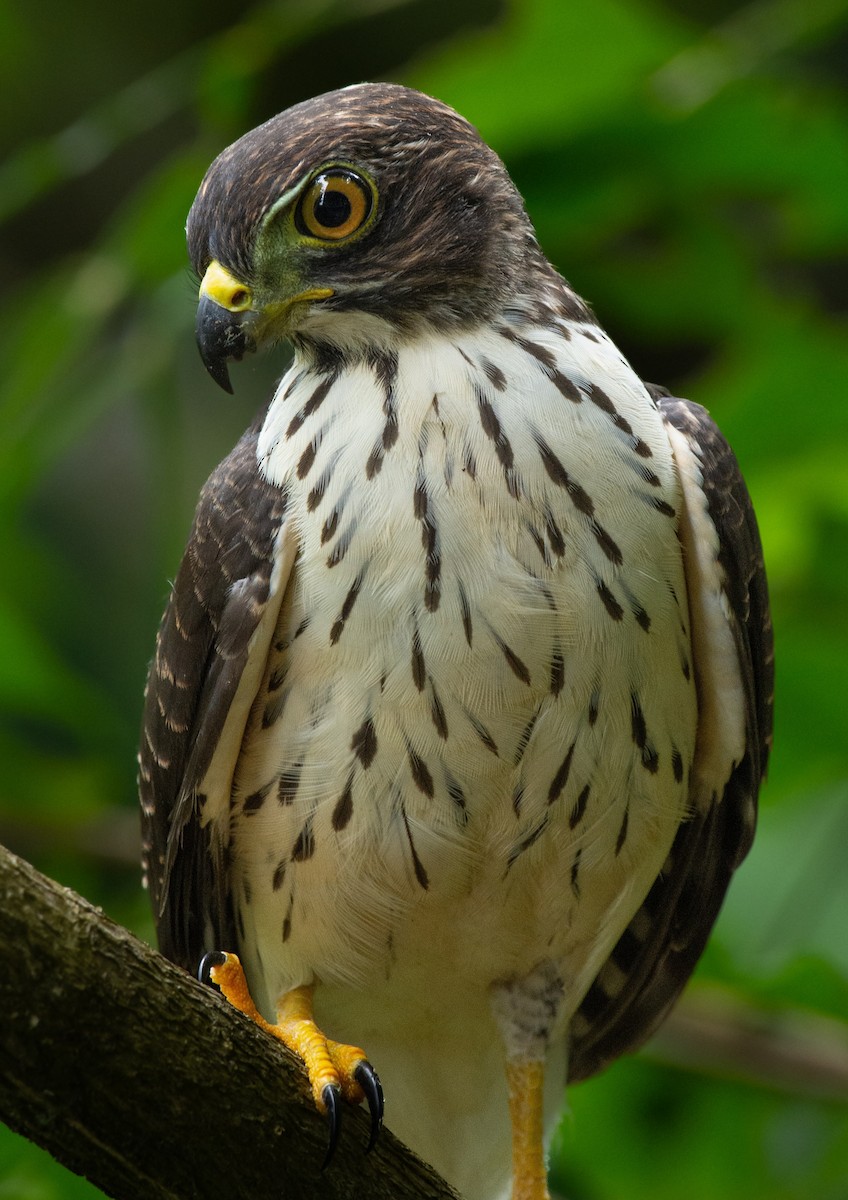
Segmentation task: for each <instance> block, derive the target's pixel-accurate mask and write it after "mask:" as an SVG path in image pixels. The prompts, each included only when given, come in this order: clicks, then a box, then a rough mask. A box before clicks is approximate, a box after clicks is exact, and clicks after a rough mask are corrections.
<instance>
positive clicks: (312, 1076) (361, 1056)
mask: <svg viewBox="0 0 848 1200" xmlns="http://www.w3.org/2000/svg"><path fill="white" fill-rule="evenodd" d="M198 975H199V977H200V979H201V981H202V982H206V980H207V979H211V980H212V982H213V983H214V984H217V986H218V987H219V988H220V989H221V991H222V992H223V994H224V996H225V997H226V998H227V1000H229V1002H230V1004H232V1005H233V1006H234V1007H235V1008H237V1009H238V1010H239V1011H240V1012H243V1013H244V1014H245V1016H248V1017H250V1018H251V1020H252V1021H255V1022H256V1024H257V1025H259V1027H260V1028H261V1029H264V1030H265V1032H266V1033H269V1034H270V1035H271V1037H275V1038H277V1040H278V1041H281V1042H282V1043H283V1044H284V1045H286V1046H288V1048H289V1050H291V1051H292V1052H293V1053H294V1054H296V1055H297V1056H298V1058H299V1059H300V1060H301V1061H302V1062H303V1064H304V1066H305V1067H306V1071H307V1074H308V1075H309V1083H310V1086H311V1088H312V1095H313V1097H314V1099H315V1105H316V1107H317V1108H318V1111H319V1112H322V1113H324V1115H325V1116H326V1118H327V1124H328V1128H329V1145H328V1146H327V1154H326V1157H325V1159H324V1166H325V1167H326V1166H327V1165H328V1163H329V1162H330V1159H331V1158H332V1157H333V1154H334V1152H335V1149H336V1144H337V1142H338V1140H339V1131H340V1130H341V1106H340V1104H339V1098H340V1097H341V1099H343V1100H346V1101H347V1102H348V1103H349V1104H360V1103H361V1102H362V1101H363V1100H366V1101H367V1103H368V1108H369V1111H370V1113H371V1136H370V1139H369V1142H368V1149H369V1150H370V1149H371V1148H372V1147H373V1145H374V1143H375V1142H376V1140H377V1135H378V1134H379V1132H380V1127H381V1125H382V1121H383V1089H382V1088H381V1086H380V1080H379V1078H378V1076H377V1072H376V1071H375V1070H374V1068H373V1067H372V1066H371V1064H370V1063H369V1061H368V1059H367V1058H366V1057H365V1052H364V1051H363V1050H360V1049H359V1048H358V1047H357V1046H346V1045H343V1044H342V1043H341V1042H333V1041H330V1039H329V1038H327V1037H325V1036H324V1034H323V1033H322V1032H321V1030H320V1029H319V1028H318V1026H317V1025H316V1024H315V1022H314V1020H313V1019H312V994H313V991H314V988H313V987H312V985H307V986H304V987H296V988H293V989H292V990H291V991H290V992H286V993H285V995H284V996H283V997H282V999H281V1000H280V1003H279V1005H278V1006H277V1024H276V1025H272V1024H270V1022H268V1021H266V1020H265V1018H264V1017H263V1016H262V1014H261V1013H260V1012H259V1010H258V1009H257V1007H256V1005H255V1004H254V1003H253V999H252V998H251V995H250V991H249V989H248V986H247V980H246V979H245V976H244V971H243V969H242V965H241V963H240V962H239V960H238V957H237V955H235V954H225V953H224V952H223V951H220V950H216V951H213V953H212V954H207V955H206V956H205V958H204V959H203V961H202V962H201V964H200V969H199V971H198Z"/></svg>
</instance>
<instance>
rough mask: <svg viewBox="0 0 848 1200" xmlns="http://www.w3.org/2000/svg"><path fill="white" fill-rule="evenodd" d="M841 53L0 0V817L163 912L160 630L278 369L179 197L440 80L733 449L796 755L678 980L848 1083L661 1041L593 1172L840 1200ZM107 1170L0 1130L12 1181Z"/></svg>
mask: <svg viewBox="0 0 848 1200" xmlns="http://www.w3.org/2000/svg"><path fill="white" fill-rule="evenodd" d="M846 62H848V0H757V2H755V3H751V4H747V5H739V4H736V3H733V2H732V0H706V2H702V0H674V2H672V0H655V2H653V3H652V2H650V0H570V2H569V0H515V2H513V3H501V2H498V0H468V2H466V3H462V2H461V0H417V2H416V0H409V2H403V0H394V2H391V0H381V2H378V0H372V2H370V3H369V2H365V0H345V2H343V3H336V2H333V0H325V2H323V3H322V2H318V0H312V2H310V0H303V2H300V3H298V2H296V0H277V2H276V3H265V4H254V5H249V6H247V7H246V8H244V9H242V10H241V11H240V12H239V11H237V9H236V7H235V6H233V5H231V4H224V3H222V2H221V0H206V2H205V3H204V4H202V5H201V4H200V2H199V0H183V2H182V3H180V4H179V5H177V4H174V3H173V2H171V3H167V4H166V3H165V2H164V0H148V2H147V3H146V4H145V5H144V6H143V7H142V6H135V5H132V4H128V5H114V6H112V7H109V8H107V7H105V6H104V5H103V4H102V0H101V2H98V0H75V2H74V4H72V5H69V4H67V3H65V2H64V0H31V2H30V3H29V4H28V5H27V6H26V7H25V6H23V5H12V4H10V3H9V0H3V2H0V77H2V80H3V103H2V105H0V138H1V139H2V143H3V150H4V156H5V158H6V161H5V165H4V166H2V168H0V219H2V234H3V240H2V249H0V255H1V256H2V257H0V265H2V277H3V278H4V279H5V281H6V283H5V286H4V288H3V289H2V292H0V304H2V319H0V563H1V564H2V565H1V566H0V761H2V764H3V769H2V772H0V840H2V841H3V842H5V843H6V844H7V845H9V846H10V847H11V848H12V849H14V850H16V851H17V852H19V853H21V854H23V855H24V856H25V857H27V858H29V859H30V860H32V861H33V862H35V863H36V865H38V866H39V867H40V868H41V869H42V870H44V871H46V872H47V873H48V874H50V875H52V876H53V877H54V878H56V879H58V880H60V881H61V882H63V883H66V884H69V885H71V886H73V887H75V888H76V889H77V890H79V891H80V892H82V894H83V895H85V896H86V897H88V898H89V899H91V900H93V901H95V902H96V903H98V904H101V905H102V906H103V907H104V908H105V909H106V911H107V912H108V913H109V914H110V915H112V916H114V917H116V918H117V919H118V920H120V921H122V922H124V923H125V924H127V925H129V926H130V927H131V928H133V929H135V930H136V931H138V932H139V933H140V934H141V935H142V936H144V937H147V938H150V937H151V936H152V925H151V921H150V918H149V914H148V912H147V905H146V898H145V896H144V895H143V893H142V892H141V890H140V887H139V878H138V871H137V868H136V865H135V862H136V857H137V840H138V835H137V824H136V817H135V808H134V806H135V788H134V752H135V741H136V736H137V729H138V722H139V714H140V706H141V693H142V687H143V683H144V676H145V671H146V665H147V661H148V659H149V656H150V654H151V651H152V643H153V637H154V633H155V628H156V624H157V621H158V617H159V613H160V611H161V609H162V607H163V605H164V601H165V598H166V595H167V587H168V580H169V578H171V577H173V574H174V572H175V570H176V566H177V563H178V561H179V556H180V553H181V550H182V546H183V544H184V540H185V537H186V535H187V531H188V525H189V522H190V519H191V513H192V510H193V506H194V502H195V499H196V496H197V492H198V490H199V487H200V485H201V483H202V481H203V479H204V478H205V476H206V474H208V472H209V471H210V469H211V468H212V466H213V465H214V463H215V462H217V460H218V459H219V458H220V457H222V456H223V454H224V453H225V452H226V450H227V449H228V448H229V447H230V446H231V445H232V443H233V442H234V441H235V439H236V437H237V435H238V433H239V432H240V431H241V429H242V428H243V427H244V426H245V425H246V424H247V423H248V421H249V420H250V418H251V417H252V414H253V412H254V411H255V410H256V409H257V408H258V406H259V404H260V402H261V401H262V399H263V397H264V396H265V395H266V394H267V392H268V389H269V388H270V386H271V385H272V382H273V380H274V379H275V378H276V377H277V376H278V375H279V374H280V373H281V372H282V369H283V367H284V365H285V363H284V360H283V359H282V358H281V357H279V356H278V357H276V360H275V361H272V358H273V356H271V358H268V357H266V358H265V359H260V360H255V359H254V360H250V361H249V362H248V363H246V364H244V365H242V366H240V367H237V368H235V370H234V372H233V376H234V380H235V384H236V389H237V395H236V397H235V399H233V398H229V397H226V396H225V395H224V393H223V392H220V391H219V390H218V389H216V388H215V386H214V384H212V382H211V381H210V380H209V379H208V377H207V376H206V375H205V373H204V372H203V369H202V367H201V365H200V362H199V359H198V357H197V352H196V349H195V347H194V344H193V333H192V327H193V320H194V297H195V286H196V285H195V282H194V281H193V280H192V278H191V276H190V274H189V272H188V269H187V264H186V258H185V250H184V244H183V227H184V221H185V214H186V212H187V210H188V207H189V205H190V203H191V200H192V198H193V195H194V192H195V190H196V187H197V184H198V182H199V180H200V178H201V175H202V173H203V171H204V170H205V168H206V166H207V165H208V163H209V162H210V161H211V159H212V157H213V156H214V155H215V154H216V153H217V152H218V151H219V150H220V149H221V148H222V147H223V146H224V145H226V144H227V143H228V142H230V141H232V140H233V139H234V138H236V137H237V136H239V135H240V134H241V133H243V132H244V131H246V130H247V129H248V128H250V127H252V126H253V125H255V124H257V123H258V122H259V121H261V120H264V119H265V118H267V117H268V116H270V115H272V114H273V113H275V112H277V111H279V110H281V109H284V108H286V107H287V106H288V105H290V104H292V103H294V102H296V101H298V100H301V99H304V98H305V97H307V96H310V95H314V94H316V93H318V92H321V91H325V90H327V89H329V88H332V87H336V86H340V85H342V84H345V83H352V82H357V81H359V80H362V79H368V78H370V79H380V78H382V79H392V80H397V81H399V82H402V83H407V84H411V85H414V86H417V87H420V88H422V89H424V90H425V91H429V92H431V93H432V94H434V95H437V96H439V97H440V98H442V99H444V100H446V101H448V102H449V103H451V104H453V105H454V106H455V107H457V108H458V109H459V110H460V111H461V112H463V113H464V114H465V115H466V116H467V117H468V118H469V119H470V120H472V121H473V122H474V123H475V124H476V125H477V126H478V128H479V129H480V131H481V133H482V134H483V136H484V137H485V138H486V140H487V141H488V142H489V143H490V144H491V145H493V146H494V147H495V148H496V149H497V151H498V152H499V153H500V154H501V156H502V157H503V158H504V159H505V161H506V163H507V165H508V167H509V169H510V172H511V173H512V175H513V178H514V179H515V181H516V183H517V184H518V186H519V188H520V190H521V191H522V192H523V194H524V196H525V198H526V200H527V204H528V208H529V210H530V213H531V216H532V218H533V219H534V221H535V223H536V226H537V229H538V232H539V236H540V240H541V242H542V245H543V247H544V248H545V250H546V252H547V253H548V255H549V257H550V258H551V259H552V261H553V262H554V263H555V264H556V265H557V266H558V267H559V269H560V270H561V271H562V272H563V273H564V274H565V275H566V277H567V278H568V279H569V280H570V281H571V282H572V283H573V285H574V286H575V287H576V288H577V290H578V291H579V292H580V293H581V294H582V295H584V296H585V297H586V298H587V299H589V300H590V302H591V303H592V304H593V305H594V307H595V308H596V311H597V312H598V314H599V316H600V318H601V320H602V322H603V324H604V325H605V327H606V328H607V329H608V330H609V331H610V333H611V334H612V336H613V337H614V338H615V340H616V341H617V342H618V344H619V345H620V346H621V348H622V350H623V351H624V352H625V353H626V355H627V356H628V357H629V358H630V360H631V361H632V362H633V364H634V366H635V367H636V369H637V370H638V371H639V372H640V373H641V374H642V375H643V376H644V377H645V378H647V379H649V380H652V381H654V382H657V383H662V384H664V385H666V386H668V387H670V388H672V389H673V390H675V391H677V392H678V394H682V395H687V396H690V397H691V398H692V399H696V400H698V401H700V402H701V403H703V404H706V405H707V406H708V407H709V408H710V409H711V411H712V412H713V414H714V415H715V416H716V417H717V419H718V420H719V422H720V424H721V425H722V427H723V429H724V431H725V433H726V434H727V436H728V437H729V438H730V440H731V442H732V443H733V445H734V447H735V449H736V451H737V454H738V457H739V459H740V460H741V462H742V465H743V469H744V470H745V473H746V476H747V479H748V482H749V485H750V489H751V492H752V494H753V496H754V499H755V503H756V505H757V509H758V513H759V517H760V522H761V529H762V534H763V541H764V544H765V549H766V559H767V564H768V568H769V575H770V582H771V589H772V600H773V609H774V618H775V627H776V637H777V662H778V702H777V728H776V741H775V753H774V758H773V762H772V769H771V775H770V780H769V784H768V787H767V788H766V791H765V794H764V799H763V806H762V820H761V828H760V833H759V836H758V840H757V842H756V844H755V848H754V850H753V852H752V855H751V857H750V859H749V860H748V862H747V863H746V865H745V867H744V869H743V870H742V871H741V873H740V875H739V877H738V879H737V880H736V881H735V883H734V885H733V887H732V889H731V893H730V897H729V899H728V902H727V905H726V907H725V910H724V912H723V914H722V917H721V919H720V921H719V924H718V927H717V931H716V935H715V937H714V939H713V942H712V943H711V945H710V948H709V950H708V952H707V954H706V956H705V959H704V961H703V963H702V964H701V967H700V968H699V970H698V973H697V975H696V978H695V980H694V982H693V984H692V987H691V989H690V993H689V1000H690V1004H691V1003H696V1002H698V1003H700V1004H702V1005H703V1004H710V1003H712V1002H713V1001H715V1002H716V1003H718V1004H719V1005H720V1007H721V1011H722V1012H725V1011H726V1010H727V1007H728V1006H731V1009H732V1010H733V1011H735V1006H737V1005H739V1006H742V1009H743V1011H744V1012H747V1013H753V1014H754V1016H755V1017H756V1020H757V1022H759V1023H760V1024H761V1025H762V1027H763V1029H765V1030H766V1033H767V1037H768V1039H769V1040H768V1044H769V1046H770V1047H771V1049H770V1051H769V1053H770V1054H771V1055H772V1056H774V1055H779V1053H780V1050H781V1047H782V1046H783V1045H784V1044H785V1040H786V1037H788V1035H787V1034H785V1030H786V1021H787V1019H790V1020H791V1021H792V1022H795V1023H798V1022H801V1023H802V1024H803V1028H804V1030H805V1031H806V1030H810V1031H811V1033H810V1037H811V1038H812V1039H813V1042H811V1043H810V1044H809V1045H808V1044H807V1043H806V1042H805V1043H804V1045H806V1046H807V1051H809V1052H811V1051H810V1046H812V1045H813V1043H814V1044H815V1046H824V1054H825V1057H826V1058H829V1059H830V1060H832V1061H835V1060H836V1056H837V1055H838V1054H839V1053H841V1054H842V1062H843V1075H842V1103H841V1104H840V1102H839V1101H838V1100H837V1099H836V1098H835V1097H834V1095H831V1096H830V1097H829V1098H828V1097H827V1096H826V1095H824V1094H823V1087H820V1086H819V1085H818V1084H817V1083H816V1078H815V1071H813V1072H812V1076H809V1075H808V1074H807V1073H805V1072H793V1071H792V1070H790V1071H788V1072H783V1076H782V1078H779V1079H776V1080H774V1081H772V1083H770V1084H769V1083H766V1082H765V1080H764V1079H763V1078H762V1077H761V1074H762V1073H761V1072H753V1073H752V1072H751V1071H749V1070H748V1069H747V1068H745V1067H744V1065H739V1064H737V1066H736V1068H729V1069H728V1068H726V1067H723V1068H719V1067H718V1066H716V1065H715V1064H712V1065H711V1064H709V1063H707V1064H702V1065H701V1066H699V1067H698V1068H697V1069H687V1068H686V1067H685V1066H684V1065H682V1063H681V1061H680V1058H681V1056H680V1053H679V1052H678V1051H676V1050H675V1048H674V1045H673V1044H672V1043H671V1042H670V1041H669V1040H668V1039H666V1040H663V1039H660V1040H659V1041H658V1042H656V1043H655V1044H653V1045H652V1046H651V1047H649V1048H648V1049H647V1050H646V1051H645V1052H643V1053H642V1054H640V1055H639V1056H637V1057H636V1058H633V1059H629V1060H627V1061H624V1062H621V1063H619V1064H617V1065H616V1066H615V1067H613V1068H612V1069H611V1070H610V1071H609V1072H608V1073H606V1074H605V1075H604V1076H602V1077H601V1078H599V1079H597V1080H595V1081H592V1082H590V1083H588V1084H585V1085H583V1086H581V1087H578V1088H575V1089H573V1090H572V1091H571V1093H570V1095H569V1106H570V1111H569V1115H568V1116H567V1117H566V1118H565V1120H564V1122H563V1126H562V1129H561V1131H560V1134H559V1135H558V1138H557V1142H556V1145H555V1152H554V1158H553V1167H552V1179H553V1183H554V1185H555V1186H556V1187H557V1188H558V1189H559V1190H561V1191H562V1192H563V1193H567V1194H568V1195H569V1197H570V1198H571V1200H621V1198H624V1197H627V1198H632V1200H642V1198H645V1200H647V1198H648V1197H650V1198H651V1200H680V1198H681V1197H684V1196H685V1197H686V1198H687V1200H715V1198H716V1197H719V1196H721V1197H722V1198H723V1200H742V1198H744V1200H846V1198H847V1197H848V1120H846V1105H845V1100H846V1076H848V1070H846V1069H845V1067H844V1063H845V1058H846V1055H848V1025H847V1024H846V1014H848V866H846V860H848V854H846V847H848V805H847V804H846V799H848V738H846V733H847V732H848V701H847V700H846V696H845V680H846V677H848V402H846V390H847V389H846V385H848V337H846V296H847V295H848V71H846ZM792 1028H795V1025H792ZM805 1036H806V1034H805ZM807 1051H804V1050H803V1048H802V1054H803V1053H806V1052H807ZM796 1076H797V1077H796ZM96 1195H99V1193H98V1192H96V1190H95V1189H93V1188H92V1187H90V1185H88V1184H86V1183H85V1182H83V1181H82V1180H78V1179H76V1177H74V1176H72V1175H70V1174H68V1173H67V1172H65V1171H63V1170H62V1169H61V1168H59V1167H57V1166H56V1165H55V1164H54V1163H53V1162H52V1161H51V1160H50V1159H49V1158H48V1157H47V1156H46V1155H45V1154H43V1153H42V1152H40V1151H38V1150H36V1149H35V1148H34V1147H32V1146H30V1145H29V1144H28V1143H26V1142H24V1141H23V1140H22V1139H20V1138H17V1137H14V1136H13V1135H11V1134H10V1133H9V1132H8V1130H6V1129H5V1128H4V1127H2V1126H0V1198H4V1200H5V1198H9V1200H53V1198H54V1197H55V1198H61V1197H69V1198H71V1200H83V1198H85V1197H92V1196H96Z"/></svg>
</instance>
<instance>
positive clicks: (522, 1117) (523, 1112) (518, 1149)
mask: <svg viewBox="0 0 848 1200" xmlns="http://www.w3.org/2000/svg"><path fill="white" fill-rule="evenodd" d="M544 1070H545V1068H544V1063H541V1062H518V1061H516V1060H511V1061H509V1062H507V1065H506V1078H507V1084H508V1086H509V1116H510V1121H511V1123H512V1200H550V1193H549V1192H548V1180H547V1172H546V1171H545V1146H544V1131H543V1124H544V1122H543V1119H542V1101H543V1089H544Z"/></svg>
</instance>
